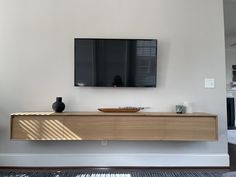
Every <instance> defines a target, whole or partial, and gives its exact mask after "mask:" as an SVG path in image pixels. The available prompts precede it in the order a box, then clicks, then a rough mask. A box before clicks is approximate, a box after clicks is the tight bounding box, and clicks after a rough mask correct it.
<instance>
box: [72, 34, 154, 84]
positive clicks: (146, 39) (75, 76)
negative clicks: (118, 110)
mask: <svg viewBox="0 0 236 177" xmlns="http://www.w3.org/2000/svg"><path fill="white" fill-rule="evenodd" d="M79 39H85V40H86V39H87V40H153V41H155V43H156V60H155V65H156V70H155V76H156V77H155V85H154V86H137V87H134V86H124V87H123V86H122V87H112V86H87V85H85V86H79V85H77V84H76V76H75V73H76V72H75V71H76V66H75V62H76V58H75V52H76V47H75V43H76V40H79ZM157 55H158V39H150V38H143V39H135V38H87V37H86V38H74V87H91V88H93V87H98V88H103V87H104V88H156V87H157Z"/></svg>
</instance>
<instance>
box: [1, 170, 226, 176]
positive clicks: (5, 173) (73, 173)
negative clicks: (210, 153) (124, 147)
mask: <svg viewBox="0 0 236 177" xmlns="http://www.w3.org/2000/svg"><path fill="white" fill-rule="evenodd" d="M222 174H223V172H204V171H202V172H182V171H181V172H163V171H159V172H158V171H155V172H153V171H152V172H130V173H113V172H112V173H94V172H91V173H80V172H78V171H74V170H73V171H57V172H20V171H18V172H17V171H11V172H9V171H0V177H221V176H222Z"/></svg>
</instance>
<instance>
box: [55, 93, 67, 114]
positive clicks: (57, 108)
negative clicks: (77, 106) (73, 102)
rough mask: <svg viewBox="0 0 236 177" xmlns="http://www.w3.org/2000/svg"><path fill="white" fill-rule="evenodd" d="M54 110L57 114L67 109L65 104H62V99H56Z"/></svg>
mask: <svg viewBox="0 0 236 177" xmlns="http://www.w3.org/2000/svg"><path fill="white" fill-rule="evenodd" d="M52 109H53V110H54V111H55V112H62V111H64V109H65V104H64V103H63V102H62V97H56V102H55V103H53V104H52Z"/></svg>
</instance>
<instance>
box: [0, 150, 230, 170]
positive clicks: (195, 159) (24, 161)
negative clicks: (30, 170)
mask: <svg viewBox="0 0 236 177" xmlns="http://www.w3.org/2000/svg"><path fill="white" fill-rule="evenodd" d="M0 166H1V167H4V166H6V167H7V166H11V167H13V166H15V167H23V166H26V167H71V166H80V167H83V166H84V167H87V166H89V167H112V166H114V167H124V166H126V167H132V166H135V167H138V166H140V167H229V155H228V154H14V153H10V154H0Z"/></svg>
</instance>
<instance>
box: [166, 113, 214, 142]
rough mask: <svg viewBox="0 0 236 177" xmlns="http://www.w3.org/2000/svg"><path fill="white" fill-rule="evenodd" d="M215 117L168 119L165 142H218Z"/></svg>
mask: <svg viewBox="0 0 236 177" xmlns="http://www.w3.org/2000/svg"><path fill="white" fill-rule="evenodd" d="M216 126H217V124H216V119H215V118H214V117H198V118H196V117H184V118H183V117H182V118H166V125H165V136H164V139H165V140H185V141H189V140H195V141H198V140H199V141H200V140H201V141H204V140H209V139H212V140H217V132H216V131H217V127H216Z"/></svg>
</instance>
